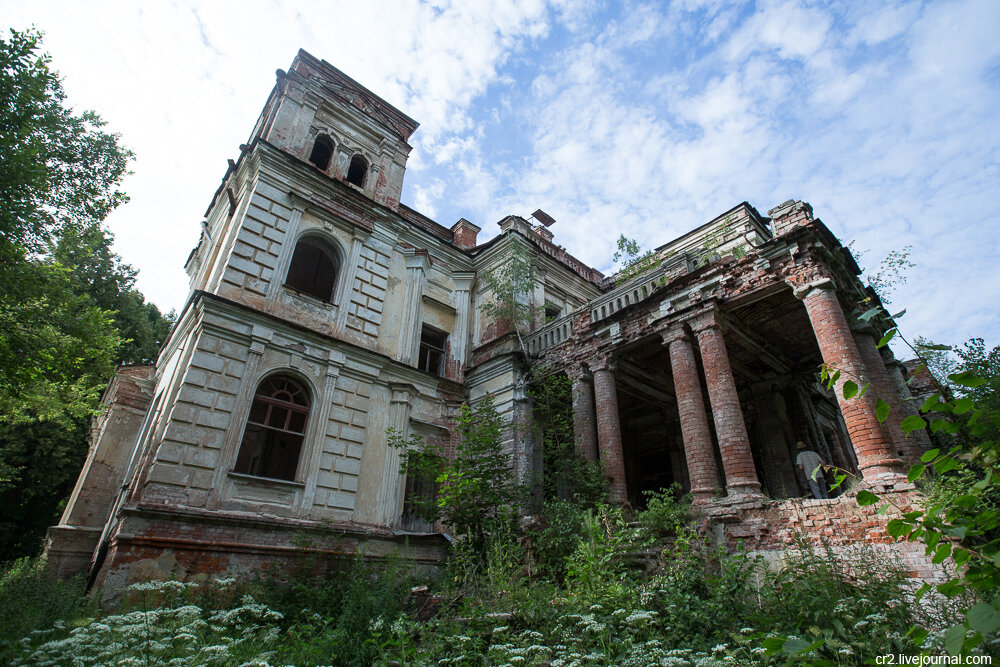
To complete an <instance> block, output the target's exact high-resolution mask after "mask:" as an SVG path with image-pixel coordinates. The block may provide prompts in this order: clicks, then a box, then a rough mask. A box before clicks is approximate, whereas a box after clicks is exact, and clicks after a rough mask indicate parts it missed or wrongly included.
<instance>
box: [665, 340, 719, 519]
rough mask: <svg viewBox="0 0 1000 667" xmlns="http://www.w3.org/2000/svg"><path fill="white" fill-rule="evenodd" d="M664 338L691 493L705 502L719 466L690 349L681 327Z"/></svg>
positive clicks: (712, 491)
mask: <svg viewBox="0 0 1000 667" xmlns="http://www.w3.org/2000/svg"><path fill="white" fill-rule="evenodd" d="M664 342H665V343H666V344H667V345H668V346H669V348H670V370H671V373H672V374H673V378H674V392H675V393H676V395H677V411H678V412H679V413H680V419H681V435H682V436H683V438H684V458H685V459H686V461H687V467H688V476H689V477H690V479H691V493H692V494H693V495H694V501H695V502H696V503H703V502H707V501H708V500H710V499H711V498H712V497H713V496H714V495H715V494H717V493H718V491H719V470H718V468H717V467H716V465H715V452H714V446H713V445H712V433H711V431H709V428H708V417H707V416H706V413H705V401H704V400H703V399H702V396H701V381H700V380H699V379H698V365H697V363H696V362H695V358H694V349H693V348H692V346H691V339H690V337H689V336H688V335H687V334H686V333H685V332H684V331H683V330H682V329H674V330H673V331H672V332H671V333H669V334H667V335H665V336H664Z"/></svg>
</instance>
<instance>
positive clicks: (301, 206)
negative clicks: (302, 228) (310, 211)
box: [288, 190, 312, 215]
mask: <svg viewBox="0 0 1000 667" xmlns="http://www.w3.org/2000/svg"><path fill="white" fill-rule="evenodd" d="M288 199H289V201H290V202H291V204H292V209H293V210H295V211H298V212H299V215H302V214H303V213H305V212H306V208H308V207H309V206H311V205H312V202H311V201H309V200H308V199H306V198H305V197H303V196H302V195H300V194H299V193H297V192H295V190H291V191H290V192H289V193H288Z"/></svg>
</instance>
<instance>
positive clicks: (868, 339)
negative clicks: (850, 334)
mask: <svg viewBox="0 0 1000 667" xmlns="http://www.w3.org/2000/svg"><path fill="white" fill-rule="evenodd" d="M874 334H875V332H874V331H872V328H871V327H869V326H863V327H859V328H856V329H855V330H854V342H855V344H857V346H858V351H859V352H861V358H862V359H863V360H864V362H865V369H866V370H867V371H868V377H867V378H866V379H867V380H868V381H869V382H871V383H872V386H871V387H870V388H869V390H868V391H874V392H875V398H876V399H878V398H881V399H882V400H883V401H885V402H886V403H888V404H889V418H888V419H886V420H885V421H884V422H882V428H883V429H885V430H886V431H888V433H889V437H890V438H892V442H893V445H894V449H893V451H894V452H895V453H896V455H897V456H899V458H900V459H902V460H903V462H904V463H906V464H907V465H913V464H914V463H917V462H918V461H919V460H920V454H921V453H922V452H921V451H920V449H919V448H918V446H917V441H916V439H915V438H912V437H910V438H908V437H906V434H905V433H903V429H901V428H900V427H899V422H901V421H902V419H903V417H904V416H905V415H906V413H905V412H903V403H902V401H900V400H899V393H898V392H897V391H896V388H895V387H894V386H893V384H892V380H891V379H890V378H889V372H888V371H887V370H886V368H885V362H884V361H882V355H880V354H879V352H878V348H877V347H875V339H874V338H873V336H874Z"/></svg>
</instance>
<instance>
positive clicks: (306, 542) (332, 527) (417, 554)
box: [97, 505, 447, 601]
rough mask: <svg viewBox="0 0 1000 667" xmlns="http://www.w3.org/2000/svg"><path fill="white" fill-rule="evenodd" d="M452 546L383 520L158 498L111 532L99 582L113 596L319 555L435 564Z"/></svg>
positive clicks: (249, 572) (285, 568)
mask: <svg viewBox="0 0 1000 667" xmlns="http://www.w3.org/2000/svg"><path fill="white" fill-rule="evenodd" d="M446 548H447V545H446V542H445V540H444V539H443V538H442V537H441V536H439V535H432V536H427V537H417V536H413V535H410V536H407V537H406V538H405V539H404V538H396V537H394V536H393V533H392V531H390V530H387V529H385V528H381V527H378V526H367V525H362V524H357V523H351V522H332V523H331V522H318V521H308V520H296V519H281V520H277V519H275V518H268V517H252V516H247V515H246V514H242V515H241V514H238V513H237V514H234V513H226V512H212V513H209V512H204V511H195V510H176V509H172V508H164V507H162V506H154V505H140V506H135V507H129V508H125V509H124V510H123V512H122V522H121V523H120V524H119V525H118V527H117V528H116V529H115V531H114V533H113V534H112V536H111V539H110V540H109V549H108V555H107V558H106V562H107V563H109V566H108V567H105V568H104V569H103V570H102V571H101V576H100V578H99V579H98V581H97V585H98V586H101V587H103V589H104V597H105V600H106V601H107V600H110V599H112V598H113V596H114V595H115V594H117V593H119V592H120V591H121V590H122V589H123V588H124V587H125V586H127V585H128V584H130V583H133V582H136V581H145V580H148V579H168V578H169V579H179V580H182V581H191V580H194V581H199V580H202V581H203V580H204V579H205V578H208V577H220V576H253V575H256V574H260V573H262V572H265V571H267V569H268V568H269V567H270V566H279V569H278V571H279V572H284V573H289V569H290V568H291V567H294V566H295V565H296V564H301V563H302V559H303V558H306V557H314V558H316V561H315V562H314V563H312V564H311V566H312V567H317V568H320V569H319V570H318V571H317V572H316V574H322V572H323V570H324V569H325V568H330V567H338V566H341V565H344V564H346V563H347V561H349V560H350V559H353V558H355V557H357V556H358V555H359V554H363V555H364V557H365V558H368V559H373V560H378V559H381V558H384V557H386V556H388V555H390V554H396V553H400V554H405V555H406V556H407V557H408V558H411V559H412V560H413V561H414V564H415V565H417V566H418V567H419V566H423V567H427V566H431V565H433V564H435V563H437V562H439V560H440V559H441V558H442V557H443V555H444V552H445V550H446Z"/></svg>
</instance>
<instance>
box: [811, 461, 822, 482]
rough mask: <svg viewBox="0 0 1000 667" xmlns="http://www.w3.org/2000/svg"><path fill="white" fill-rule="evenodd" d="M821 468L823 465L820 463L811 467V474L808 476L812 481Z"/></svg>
mask: <svg viewBox="0 0 1000 667" xmlns="http://www.w3.org/2000/svg"><path fill="white" fill-rule="evenodd" d="M822 469H823V466H821V465H818V466H816V467H815V468H813V471H812V474H811V475H809V476H810V477H811V478H812V481H814V482H815V481H816V475H818V474H819V472H820V471H821V470H822Z"/></svg>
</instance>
